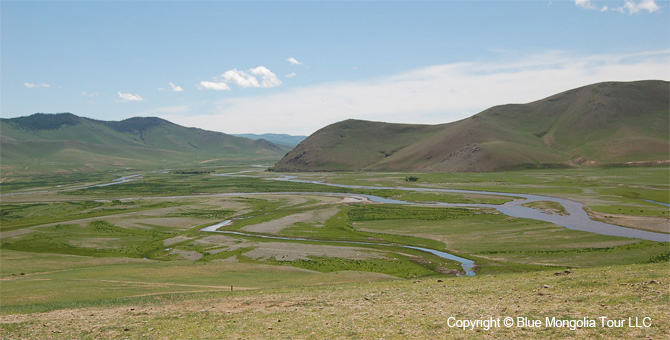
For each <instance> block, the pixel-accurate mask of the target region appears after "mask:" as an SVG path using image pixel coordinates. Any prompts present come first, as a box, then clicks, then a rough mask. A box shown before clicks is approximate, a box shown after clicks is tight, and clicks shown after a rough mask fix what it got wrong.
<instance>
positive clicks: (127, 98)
mask: <svg viewBox="0 0 670 340" xmlns="http://www.w3.org/2000/svg"><path fill="white" fill-rule="evenodd" d="M118 94H119V101H120V102H122V103H125V102H140V101H143V100H144V98H142V97H140V96H139V95H137V94H130V93H123V92H118Z"/></svg>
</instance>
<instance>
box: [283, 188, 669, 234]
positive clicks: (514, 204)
mask: <svg viewBox="0 0 670 340" xmlns="http://www.w3.org/2000/svg"><path fill="white" fill-rule="evenodd" d="M295 178H296V176H284V177H280V178H274V180H281V181H289V182H298V183H311V184H320V185H327V186H331V187H338V188H353V189H375V190H405V191H417V192H444V193H460V194H484V195H496V196H505V197H514V198H516V199H515V200H513V201H510V202H507V203H504V204H501V205H497V204H469V203H421V204H422V205H429V206H439V207H476V208H493V209H496V210H498V211H500V212H501V213H503V214H505V215H508V216H512V217H520V218H530V219H534V220H540V221H545V222H550V223H554V224H557V225H560V226H562V227H565V228H568V229H573V230H580V231H587V232H592V233H596V234H601V235H610V236H619V237H628V238H639V239H643V240H650V241H657V242H670V234H662V233H655V232H651V231H644V230H638V229H632V228H626V227H620V226H617V225H613V224H608V223H603V222H599V221H594V220H592V219H591V218H590V217H589V215H588V214H587V213H586V211H584V204H582V203H579V202H575V201H571V200H568V199H565V198H558V197H550V196H541V195H530V194H517V193H505V192H494V191H475V190H459V189H433V188H406V187H376V186H362V185H345V184H331V183H324V182H318V181H305V180H297V179H295ZM358 196H365V197H368V198H369V199H370V200H371V201H373V202H377V203H392V204H416V203H412V202H406V201H400V200H392V199H387V198H381V197H377V196H371V195H358ZM535 201H550V202H556V203H559V204H560V205H562V206H563V207H564V208H565V210H566V212H567V215H555V214H548V213H545V212H543V211H541V210H537V209H533V208H529V207H524V206H523V205H524V204H526V203H530V202H535ZM656 203H658V202H656Z"/></svg>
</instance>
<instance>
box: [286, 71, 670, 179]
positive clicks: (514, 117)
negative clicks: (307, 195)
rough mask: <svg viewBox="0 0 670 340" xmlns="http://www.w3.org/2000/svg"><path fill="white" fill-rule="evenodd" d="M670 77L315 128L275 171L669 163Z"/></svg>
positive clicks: (455, 169) (595, 86) (407, 169)
mask: <svg viewBox="0 0 670 340" xmlns="http://www.w3.org/2000/svg"><path fill="white" fill-rule="evenodd" d="M669 93H670V86H669V83H668V82H666V81H653V80H650V81H638V82H626V83H621V82H606V83H599V84H593V85H589V86H584V87H581V88H577V89H573V90H569V91H566V92H563V93H559V94H556V95H553V96H551V97H548V98H545V99H542V100H538V101H535V102H532V103H528V104H510V105H502V106H495V107H492V108H490V109H487V110H485V111H483V112H481V113H478V114H476V115H474V116H472V117H470V118H466V119H463V120H460V121H457V122H453V123H448V124H441V125H410V124H390V123H380V122H368V121H360V120H346V121H343V122H339V123H335V124H332V125H329V126H327V127H324V128H322V129H320V130H319V131H317V132H315V133H314V134H312V135H311V136H309V137H308V138H307V139H305V140H304V141H303V142H302V143H300V144H299V145H298V146H297V147H296V148H295V149H293V150H292V151H291V152H289V153H288V154H287V155H286V156H285V157H284V158H283V159H282V160H280V161H279V162H278V163H277V165H276V166H275V170H276V171H334V170H350V171H360V170H400V171H429V172H460V171H499V170H508V169H525V168H550V167H574V166H603V165H630V164H666V163H668V161H669V159H670V137H669V127H670V119H669V118H670V112H669Z"/></svg>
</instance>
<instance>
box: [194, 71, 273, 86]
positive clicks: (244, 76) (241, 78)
mask: <svg viewBox="0 0 670 340" xmlns="http://www.w3.org/2000/svg"><path fill="white" fill-rule="evenodd" d="M214 80H215V81H205V80H203V81H201V82H200V84H198V85H196V87H198V88H199V89H201V90H219V91H222V90H230V89H231V88H230V85H229V84H235V85H236V86H238V87H241V88H272V87H277V86H281V84H282V82H281V80H279V78H278V77H277V75H276V74H274V73H272V71H270V70H269V69H268V68H267V67H265V66H258V67H254V68H252V69H249V70H248V71H241V70H238V69H232V70H228V71H226V72H224V73H223V74H222V75H220V76H218V77H214Z"/></svg>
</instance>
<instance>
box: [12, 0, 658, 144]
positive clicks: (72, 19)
mask: <svg viewBox="0 0 670 340" xmlns="http://www.w3.org/2000/svg"><path fill="white" fill-rule="evenodd" d="M0 19H1V20H0V58H1V59H0V117H2V118H12V117H19V116H28V115H31V114H33V113H37V112H41V113H60V112H71V113H73V114H76V115H79V116H84V117H88V118H93V119H98V120H123V119H127V118H131V117H137V116H142V117H149V116H155V117H161V118H164V119H167V120H169V121H171V122H174V123H177V124H180V125H184V126H189V127H198V128H202V129H206V130H212V131H220V132H225V133H287V134H293V135H309V134H311V133H313V132H314V131H316V130H318V129H320V128H322V127H324V126H326V125H329V124H332V123H335V122H338V121H342V120H345V119H350V118H354V119H365V120H373V121H385V122H395V123H414V124H440V123H448V122H452V121H456V120H460V119H463V118H467V117H469V116H472V115H474V114H476V113H478V112H481V111H483V110H485V109H487V108H489V107H491V106H495V105H502V104H509V103H528V102H532V101H535V100H540V99H542V98H545V97H548V96H550V95H553V94H556V93H559V92H563V91H566V90H569V89H572V88H576V87H580V86H585V85H589V84H593V83H598V82H604V81H633V80H645V79H661V80H670V1H669V0H608V1H599V0H576V1H575V0H571V1H568V0H563V1H557V0H552V1H543V0H526V1H520V0H519V1H503V0H497V1H494V0H491V1H287V2H282V1H244V2H241V1H203V2H198V1H188V2H186V1H127V2H124V1H45V2H40V1H6V0H2V1H1V2H0Z"/></svg>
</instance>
